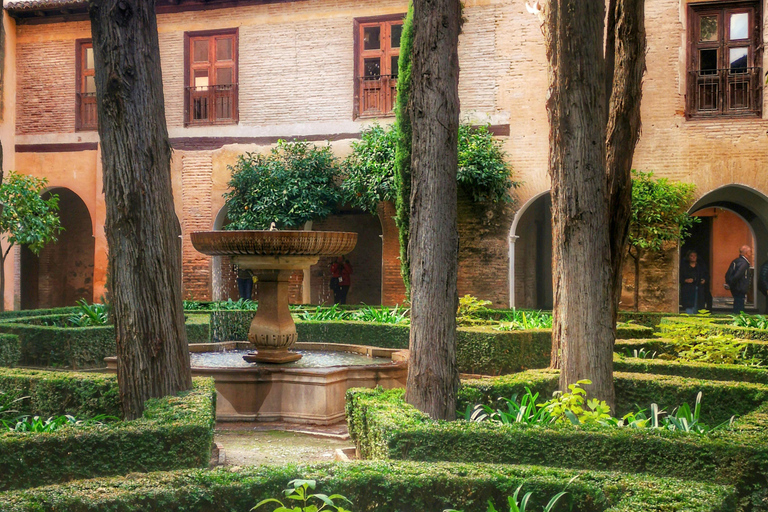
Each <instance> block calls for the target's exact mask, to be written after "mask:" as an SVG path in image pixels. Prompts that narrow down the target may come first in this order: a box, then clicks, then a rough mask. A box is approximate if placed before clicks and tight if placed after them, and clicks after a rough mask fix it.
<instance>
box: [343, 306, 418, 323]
mask: <svg viewBox="0 0 768 512" xmlns="http://www.w3.org/2000/svg"><path fill="white" fill-rule="evenodd" d="M410 312H411V310H410V309H408V308H401V307H400V305H399V304H398V305H396V306H395V307H393V308H388V307H379V308H374V307H371V306H363V307H361V308H360V309H357V310H354V311H351V312H350V319H352V320H356V321H358V322H373V323H377V324H410V323H411V318H410V316H409V315H410Z"/></svg>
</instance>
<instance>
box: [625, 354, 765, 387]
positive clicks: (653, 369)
mask: <svg viewBox="0 0 768 512" xmlns="http://www.w3.org/2000/svg"><path fill="white" fill-rule="evenodd" d="M613 369H614V371H617V372H627V373H653V374H657V375H676V376H678V377H691V378H696V379H707V380H731V381H736V382H754V383H757V384H768V370H766V369H765V368H753V367H749V366H743V365H735V364H707V363H694V362H686V363H682V362H679V361H668V360H665V359H640V358H634V357H624V356H621V355H619V354H616V355H615V356H614V357H613Z"/></svg>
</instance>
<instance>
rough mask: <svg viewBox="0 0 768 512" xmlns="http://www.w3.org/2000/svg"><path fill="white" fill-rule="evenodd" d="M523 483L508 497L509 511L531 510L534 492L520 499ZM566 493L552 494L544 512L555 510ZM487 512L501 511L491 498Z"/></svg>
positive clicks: (445, 511)
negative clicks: (530, 505) (529, 505)
mask: <svg viewBox="0 0 768 512" xmlns="http://www.w3.org/2000/svg"><path fill="white" fill-rule="evenodd" d="M576 478H578V475H576V476H575V477H573V478H571V481H570V482H568V484H567V485H566V486H565V487H566V488H568V485H570V484H571V482H573V481H574V480H576ZM523 485H524V484H521V485H520V486H519V487H518V488H517V489H516V490H515V494H513V495H512V496H509V497H508V498H507V504H508V505H509V512H526V511H530V509H528V502H529V500H530V499H531V496H533V492H530V491H529V492H527V493H525V495H524V496H523V497H522V499H518V496H519V495H520V491H521V490H522V489H523ZM566 494H568V493H567V492H565V491H564V490H563V491H560V492H559V493H557V494H555V495H554V496H552V498H551V499H550V500H549V502H548V503H547V504H546V505H545V506H544V508H543V509H542V512H552V510H554V508H555V505H557V502H558V501H560V498H562V497H563V496H565V495H566ZM443 512H461V511H459V510H453V509H447V510H444V511H443ZM487 512H499V511H497V510H496V507H494V506H493V502H492V501H491V500H488V510H487Z"/></svg>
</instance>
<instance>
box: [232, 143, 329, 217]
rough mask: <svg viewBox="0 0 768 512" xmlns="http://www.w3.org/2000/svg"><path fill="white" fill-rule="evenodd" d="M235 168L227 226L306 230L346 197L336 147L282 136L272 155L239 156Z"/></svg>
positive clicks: (233, 170)
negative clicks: (339, 182)
mask: <svg viewBox="0 0 768 512" xmlns="http://www.w3.org/2000/svg"><path fill="white" fill-rule="evenodd" d="M230 170H231V171H232V179H231V180H230V181H229V183H228V185H229V188H230V191H229V192H227V193H226V194H224V197H225V199H226V204H227V217H228V218H229V220H230V223H229V224H227V226H226V227H225V229H268V228H269V227H270V224H271V223H272V222H274V223H275V224H276V225H277V227H279V228H283V229H296V228H301V227H302V226H303V225H304V224H305V223H306V222H307V221H310V220H318V219H324V218H325V217H327V216H328V215H330V214H331V213H332V212H333V209H334V207H335V206H336V203H337V202H338V201H339V198H340V193H339V190H338V189H337V187H336V185H335V183H334V180H335V178H336V176H337V174H338V164H337V162H336V158H335V157H334V156H333V152H332V151H331V148H330V146H325V147H322V148H318V147H316V146H314V145H311V144H309V143H308V142H300V141H294V142H286V141H284V140H281V141H278V143H277V146H276V147H275V148H273V149H272V151H271V152H270V154H269V155H266V156H265V155H260V154H255V153H246V154H245V155H241V156H239V157H238V159H237V163H236V164H235V166H234V167H230Z"/></svg>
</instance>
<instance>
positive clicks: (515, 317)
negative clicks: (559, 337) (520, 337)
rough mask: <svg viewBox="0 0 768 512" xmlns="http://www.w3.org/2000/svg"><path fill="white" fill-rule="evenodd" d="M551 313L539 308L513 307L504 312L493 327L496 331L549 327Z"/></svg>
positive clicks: (550, 326) (550, 324)
mask: <svg viewBox="0 0 768 512" xmlns="http://www.w3.org/2000/svg"><path fill="white" fill-rule="evenodd" d="M551 328H552V314H551V313H545V312H543V311H540V310H533V311H524V310H519V309H513V310H512V311H510V312H506V313H504V315H503V316H502V318H501V319H500V323H499V325H498V326H496V327H494V329H496V330H497V331H519V330H527V329H551Z"/></svg>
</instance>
